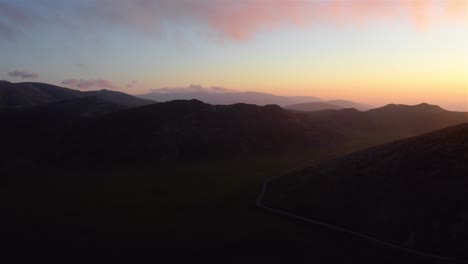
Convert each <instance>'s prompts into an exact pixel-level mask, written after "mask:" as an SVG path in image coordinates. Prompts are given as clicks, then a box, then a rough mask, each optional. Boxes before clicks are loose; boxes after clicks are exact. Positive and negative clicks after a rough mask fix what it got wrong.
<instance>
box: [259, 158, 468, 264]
mask: <svg viewBox="0 0 468 264" xmlns="http://www.w3.org/2000/svg"><path fill="white" fill-rule="evenodd" d="M312 162H313V161H308V162H306V163H303V164H301V165H299V166H296V167H294V168H291V169H289V170H287V171H285V172H283V173H280V174H278V175H275V176H273V177H271V178H268V179H267V180H265V181H264V182H263V184H262V187H261V191H260V194H259V195H258V197H257V200H256V201H255V205H256V206H257V207H258V208H260V209H262V210H266V211H268V212H271V213H274V214H278V215H283V216H287V217H290V218H294V219H296V220H299V221H303V222H306V223H309V224H313V225H316V226H321V227H324V228H327V229H331V230H335V231H338V232H342V233H346V234H349V235H352V236H355V237H359V238H361V239H364V240H367V241H370V242H373V243H375V244H378V245H381V246H383V247H387V248H393V249H397V250H400V251H404V252H408V253H411V254H414V255H417V256H421V257H425V258H429V259H432V260H437V261H445V262H449V263H468V261H467V260H461V259H456V258H450V257H446V256H440V255H435V254H431V253H426V252H422V251H418V250H414V249H410V248H406V247H402V246H398V245H395V244H393V243H389V242H386V241H382V240H380V239H377V238H375V237H371V236H368V235H366V234H363V233H359V232H356V231H352V230H349V229H346V228H342V227H339V226H335V225H331V224H328V223H325V222H321V221H318V220H314V219H311V218H307V217H304V216H300V215H297V214H294V213H291V212H288V211H284V210H281V209H277V208H273V207H270V206H267V205H265V204H263V202H262V201H263V199H264V197H265V194H266V192H267V189H268V184H270V183H271V182H272V181H274V180H276V179H278V178H282V177H286V176H288V175H290V174H291V173H293V172H295V171H298V170H301V169H304V168H306V167H307V166H308V165H310V164H311V163H312Z"/></svg>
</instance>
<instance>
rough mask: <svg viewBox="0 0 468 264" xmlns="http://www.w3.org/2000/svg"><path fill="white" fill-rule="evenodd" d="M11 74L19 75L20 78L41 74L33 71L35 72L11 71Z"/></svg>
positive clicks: (35, 76) (36, 76)
mask: <svg viewBox="0 0 468 264" xmlns="http://www.w3.org/2000/svg"><path fill="white" fill-rule="evenodd" d="M8 75H9V76H11V77H18V78H23V79H27V78H38V77H39V74H37V73H33V72H27V71H18V70H17V71H11V72H9V73H8Z"/></svg>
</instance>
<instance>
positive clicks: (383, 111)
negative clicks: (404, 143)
mask: <svg viewBox="0 0 468 264" xmlns="http://www.w3.org/2000/svg"><path fill="white" fill-rule="evenodd" d="M297 115H298V116H300V118H302V119H304V120H305V121H304V122H306V123H308V124H310V126H311V129H316V130H320V131H322V132H323V133H326V134H335V138H334V139H333V141H342V142H352V141H355V142H360V143H366V142H367V143H368V144H369V145H371V144H375V143H383V142H386V141H390V140H395V139H402V138H406V137H412V136H416V135H420V134H423V133H427V132H430V131H433V130H437V129H441V128H444V127H448V126H452V125H456V124H460V123H464V122H468V113H465V112H452V111H447V110H444V109H442V108H440V107H438V106H435V105H429V104H425V103H423V104H419V105H413V106H409V105H387V106H384V107H380V108H375V109H371V110H369V111H365V112H361V111H358V110H356V109H341V110H324V111H316V112H297ZM360 143H359V144H360Z"/></svg>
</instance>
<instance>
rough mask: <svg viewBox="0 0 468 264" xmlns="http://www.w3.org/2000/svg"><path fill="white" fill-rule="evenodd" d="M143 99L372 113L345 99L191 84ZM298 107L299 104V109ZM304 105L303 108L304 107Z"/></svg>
mask: <svg viewBox="0 0 468 264" xmlns="http://www.w3.org/2000/svg"><path fill="white" fill-rule="evenodd" d="M138 97H140V98H144V99H149V100H154V101H158V102H166V101H171V100H192V99H195V100H199V101H202V102H204V103H208V104H216V105H229V104H236V103H246V104H255V105H268V104H276V105H279V106H281V107H286V108H288V109H291V110H300V111H317V110H324V109H341V108H356V109H358V110H362V111H365V110H369V109H371V108H374V107H373V106H370V105H365V104H360V103H356V102H352V101H346V100H331V101H324V100H322V99H320V98H317V97H311V96H279V95H272V94H267V93H259V92H239V91H236V90H230V89H226V88H222V87H210V88H204V87H202V86H200V85H190V86H188V87H186V88H162V89H153V90H152V91H151V92H150V93H147V94H142V95H138ZM297 104H300V105H299V106H298V105H297ZM302 104H304V105H302Z"/></svg>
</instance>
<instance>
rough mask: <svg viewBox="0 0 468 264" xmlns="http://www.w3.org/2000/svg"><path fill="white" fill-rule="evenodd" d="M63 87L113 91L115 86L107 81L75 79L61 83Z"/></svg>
mask: <svg viewBox="0 0 468 264" xmlns="http://www.w3.org/2000/svg"><path fill="white" fill-rule="evenodd" d="M62 84H63V85H66V86H68V87H76V88H80V89H90V88H104V89H113V88H117V86H116V85H115V84H114V83H113V82H111V81H108V80H104V79H95V80H77V79H68V80H64V81H62Z"/></svg>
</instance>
